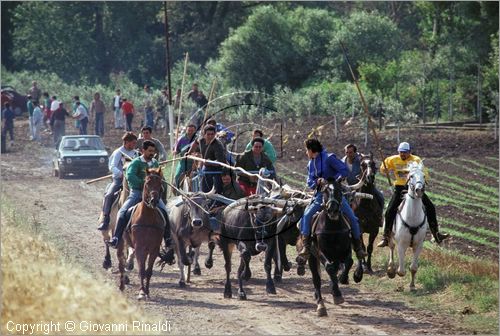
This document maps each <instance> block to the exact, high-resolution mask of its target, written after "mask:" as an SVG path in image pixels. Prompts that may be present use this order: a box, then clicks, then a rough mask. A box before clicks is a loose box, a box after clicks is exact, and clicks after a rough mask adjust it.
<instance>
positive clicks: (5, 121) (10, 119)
mask: <svg viewBox="0 0 500 336" xmlns="http://www.w3.org/2000/svg"><path fill="white" fill-rule="evenodd" d="M4 107H5V108H4V109H3V110H2V136H3V137H4V138H5V139H6V137H7V132H8V133H9V135H10V145H11V146H12V145H14V118H15V114H14V111H13V110H12V109H11V108H10V104H9V103H5V104H4ZM6 140H7V139H6Z"/></svg>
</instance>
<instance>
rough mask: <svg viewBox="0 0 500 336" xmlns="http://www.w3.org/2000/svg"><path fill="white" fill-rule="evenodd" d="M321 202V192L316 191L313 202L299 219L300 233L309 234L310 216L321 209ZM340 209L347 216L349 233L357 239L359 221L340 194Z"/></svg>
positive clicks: (358, 235)
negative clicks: (349, 225)
mask: <svg viewBox="0 0 500 336" xmlns="http://www.w3.org/2000/svg"><path fill="white" fill-rule="evenodd" d="M322 204H323V194H322V193H320V192H317V193H316V194H315V195H314V198H313V202H312V203H311V204H309V205H308V206H307V208H306V210H305V211H304V215H303V216H302V218H301V219H300V233H301V234H303V235H305V236H308V235H310V234H311V224H312V218H313V216H314V214H315V213H316V212H318V211H319V210H320V209H321V205H322ZM340 211H341V212H342V213H343V214H345V215H346V216H347V218H348V219H349V221H350V222H351V233H352V236H353V238H354V239H359V237H360V230H359V222H358V218H357V217H356V216H355V215H354V212H353V211H352V209H351V207H350V206H349V204H348V203H347V200H346V199H345V197H343V196H342V204H341V206H340Z"/></svg>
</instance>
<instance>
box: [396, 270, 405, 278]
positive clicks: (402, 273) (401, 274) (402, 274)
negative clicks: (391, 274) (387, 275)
mask: <svg viewBox="0 0 500 336" xmlns="http://www.w3.org/2000/svg"><path fill="white" fill-rule="evenodd" d="M396 273H397V275H399V276H400V277H404V276H405V274H406V272H400V271H397V272H396Z"/></svg>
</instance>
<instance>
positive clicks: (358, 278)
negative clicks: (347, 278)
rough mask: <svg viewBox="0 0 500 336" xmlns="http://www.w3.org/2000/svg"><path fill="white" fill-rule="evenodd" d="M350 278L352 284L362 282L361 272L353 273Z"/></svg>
mask: <svg viewBox="0 0 500 336" xmlns="http://www.w3.org/2000/svg"><path fill="white" fill-rule="evenodd" d="M352 278H353V279H354V282H355V283H360V282H361V280H363V271H361V272H359V273H358V272H354V274H353V275H352Z"/></svg>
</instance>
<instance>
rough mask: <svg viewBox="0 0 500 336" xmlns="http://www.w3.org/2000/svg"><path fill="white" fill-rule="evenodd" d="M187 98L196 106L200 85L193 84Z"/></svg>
mask: <svg viewBox="0 0 500 336" xmlns="http://www.w3.org/2000/svg"><path fill="white" fill-rule="evenodd" d="M187 98H188V99H191V100H192V101H193V102H195V103H196V104H197V103H198V102H197V100H198V83H193V85H192V86H191V91H189V92H188V94H187Z"/></svg>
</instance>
